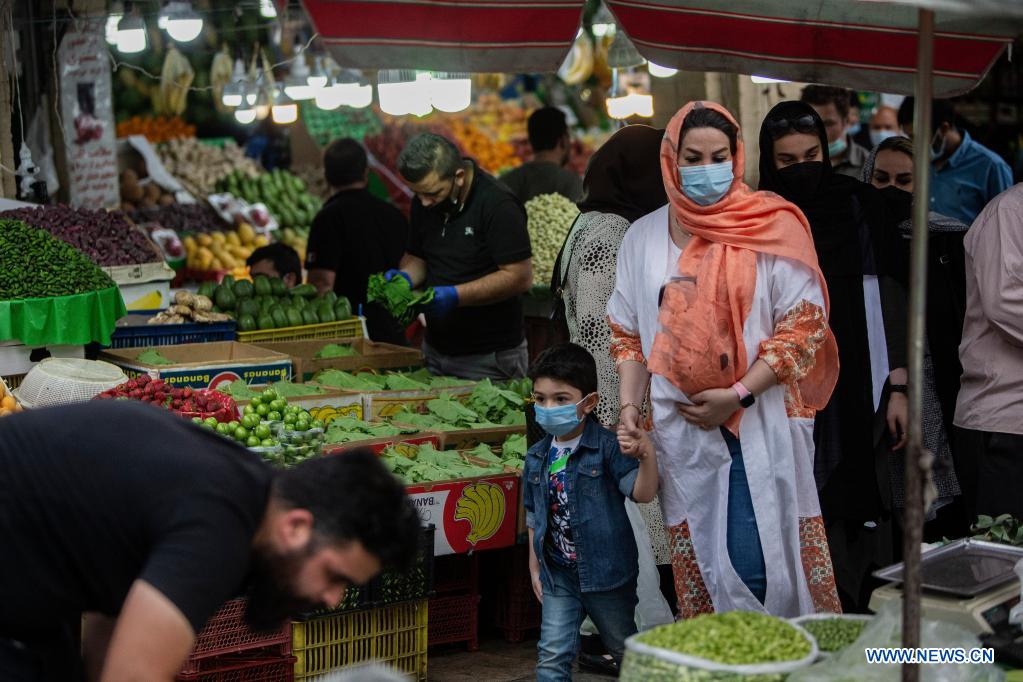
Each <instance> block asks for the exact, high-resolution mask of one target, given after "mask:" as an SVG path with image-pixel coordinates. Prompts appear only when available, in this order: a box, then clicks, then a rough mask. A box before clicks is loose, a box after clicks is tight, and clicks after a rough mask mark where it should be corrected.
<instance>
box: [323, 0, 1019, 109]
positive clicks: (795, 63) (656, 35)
mask: <svg viewBox="0 0 1023 682" xmlns="http://www.w3.org/2000/svg"><path fill="white" fill-rule="evenodd" d="M303 5H304V7H305V9H306V12H307V13H308V14H309V17H310V19H311V20H312V22H313V24H314V26H315V28H316V30H317V32H318V33H319V34H320V35H321V36H322V38H323V40H324V41H325V43H326V44H327V45H328V46H329V47H330V49H331V51H332V53H333V55H334V58H335V59H336V60H337V62H338V63H339V64H341V65H342V66H349V67H353V68H363V69H382V68H391V69H401V68H404V69H427V70H436V71H455V72H471V73H495V72H512V73H543V72H552V71H556V70H557V69H558V67H559V66H560V65H561V63H562V61H563V60H564V58H565V56H566V55H567V53H568V51H569V49H570V48H571V46H572V42H573V41H574V40H575V36H576V33H577V31H578V28H579V21H580V18H581V16H582V9H583V2H582V0H574V1H572V0H303ZM607 5H608V7H609V8H610V9H611V11H612V12H613V13H614V15H615V18H616V19H617V21H618V25H619V27H620V28H622V29H624V30H625V32H626V34H628V36H629V37H630V38H631V39H632V40H633V42H634V43H635V45H636V47H637V48H638V49H639V51H640V53H641V54H642V55H643V56H644V57H646V58H647V59H649V60H650V61H652V62H654V63H656V64H660V65H661V66H668V67H673V68H677V69H683V70H686V71H723V72H731V73H744V74H751V75H761V76H768V77H772V78H779V79H785V80H793V81H799V82H804V83H833V84H840V85H844V86H846V87H852V88H857V89H861V90H874V91H879V92H891V93H903V94H910V93H912V91H913V78H914V73H915V70H916V26H917V8H918V7H930V8H933V9H936V10H937V18H936V36H935V45H934V76H935V82H934V83H935V93H936V94H937V95H939V96H951V95H955V94H960V93H963V92H966V91H968V90H970V89H971V88H973V87H974V86H976V85H977V84H978V83H979V82H980V81H981V80H982V79H983V77H984V75H985V74H986V73H987V72H988V70H989V69H990V68H991V66H992V65H993V64H994V62H995V60H996V59H997V58H998V57H999V56H1000V55H1001V54H1002V52H1003V51H1004V50H1005V49H1006V46H1007V45H1009V44H1010V43H1011V42H1012V41H1013V39H1015V38H1016V37H1017V36H1018V35H1019V34H1020V32H1021V30H1023V0H895V2H887V1H874V0H816V1H814V0H607Z"/></svg>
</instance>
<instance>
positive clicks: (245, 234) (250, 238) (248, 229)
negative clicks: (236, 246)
mask: <svg viewBox="0 0 1023 682" xmlns="http://www.w3.org/2000/svg"><path fill="white" fill-rule="evenodd" d="M238 237H239V238H240V239H241V240H242V244H246V245H249V244H253V243H254V242H255V240H256V230H254V229H253V227H252V225H249V224H248V223H240V224H239V225H238Z"/></svg>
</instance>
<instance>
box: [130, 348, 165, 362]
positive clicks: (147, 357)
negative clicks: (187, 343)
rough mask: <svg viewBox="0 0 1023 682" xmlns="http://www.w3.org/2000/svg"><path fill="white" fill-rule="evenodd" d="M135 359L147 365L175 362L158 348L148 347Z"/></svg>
mask: <svg viewBox="0 0 1023 682" xmlns="http://www.w3.org/2000/svg"><path fill="white" fill-rule="evenodd" d="M135 359H136V360H138V361H139V362H141V363H143V364H146V365H173V364H174V361H173V360H168V359H167V358H165V357H164V356H163V354H161V353H160V351H158V350H156V349H155V348H147V349H146V350H144V351H142V352H141V353H139V354H138V357H136V358H135Z"/></svg>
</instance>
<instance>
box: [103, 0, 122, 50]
mask: <svg viewBox="0 0 1023 682" xmlns="http://www.w3.org/2000/svg"><path fill="white" fill-rule="evenodd" d="M123 17H124V4H123V3H120V2H112V3H110V14H108V15H107V23H106V27H105V29H104V35H105V37H106V40H107V42H108V43H109V44H111V45H117V25H118V24H119V23H120V22H121V19H122V18H123Z"/></svg>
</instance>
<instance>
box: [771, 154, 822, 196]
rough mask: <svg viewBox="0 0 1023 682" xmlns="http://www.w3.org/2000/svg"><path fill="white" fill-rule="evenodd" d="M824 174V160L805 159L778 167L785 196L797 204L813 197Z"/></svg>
mask: <svg viewBox="0 0 1023 682" xmlns="http://www.w3.org/2000/svg"><path fill="white" fill-rule="evenodd" d="M823 175H824V162H823V161H804V162H803V163H795V164H792V165H791V166H785V167H784V168H779V169H778V178H779V180H781V184H782V188H783V192H782V194H783V196H784V197H785V198H786V199H788V200H789V201H791V202H794V203H796V204H801V203H805V202H808V201H810V200H811V199H812V198H813V196H814V195H815V194H816V193H817V188H818V187H820V184H821V177H822V176H823Z"/></svg>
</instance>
